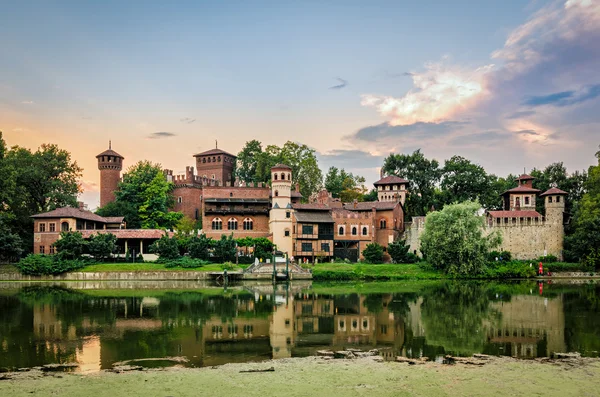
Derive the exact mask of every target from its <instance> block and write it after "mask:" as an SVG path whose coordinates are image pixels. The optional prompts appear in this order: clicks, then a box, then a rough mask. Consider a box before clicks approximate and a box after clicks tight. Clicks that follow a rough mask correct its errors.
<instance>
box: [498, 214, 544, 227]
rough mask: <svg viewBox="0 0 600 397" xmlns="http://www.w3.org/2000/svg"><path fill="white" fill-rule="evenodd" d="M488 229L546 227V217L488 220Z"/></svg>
mask: <svg viewBox="0 0 600 397" xmlns="http://www.w3.org/2000/svg"><path fill="white" fill-rule="evenodd" d="M486 224H487V226H488V227H521V226H544V225H545V224H546V219H545V217H543V216H542V217H540V218H538V217H536V218H525V217H510V218H492V217H488V218H487V219H486Z"/></svg>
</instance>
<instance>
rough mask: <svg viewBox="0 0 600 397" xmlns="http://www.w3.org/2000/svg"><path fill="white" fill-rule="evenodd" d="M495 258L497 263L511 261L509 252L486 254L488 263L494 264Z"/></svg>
mask: <svg viewBox="0 0 600 397" xmlns="http://www.w3.org/2000/svg"><path fill="white" fill-rule="evenodd" d="M496 258H498V260H499V261H504V262H510V261H511V260H512V254H511V253H510V251H490V252H488V256H487V259H488V262H495V261H496Z"/></svg>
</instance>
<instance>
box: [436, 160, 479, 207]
mask: <svg viewBox="0 0 600 397" xmlns="http://www.w3.org/2000/svg"><path fill="white" fill-rule="evenodd" d="M440 186H441V189H442V196H443V201H444V204H450V203H455V202H462V201H476V200H477V201H481V199H482V198H487V196H488V191H489V190H490V188H491V179H490V177H488V175H487V173H486V172H485V170H484V169H483V167H481V166H480V165H478V164H473V163H472V162H471V161H470V160H467V159H466V158H464V157H461V156H452V157H451V158H450V160H446V161H445V162H444V168H442V182H441V185H440ZM482 204H483V205H485V204H484V203H482Z"/></svg>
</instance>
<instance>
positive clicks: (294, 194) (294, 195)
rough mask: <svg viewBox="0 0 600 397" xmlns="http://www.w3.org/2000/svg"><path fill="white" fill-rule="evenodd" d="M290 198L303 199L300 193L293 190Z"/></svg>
mask: <svg viewBox="0 0 600 397" xmlns="http://www.w3.org/2000/svg"><path fill="white" fill-rule="evenodd" d="M292 197H304V196H302V193H300V192H299V191H297V190H293V191H292Z"/></svg>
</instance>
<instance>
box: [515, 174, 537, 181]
mask: <svg viewBox="0 0 600 397" xmlns="http://www.w3.org/2000/svg"><path fill="white" fill-rule="evenodd" d="M532 179H535V178H534V177H532V176H531V175H527V174H522V175H521V176H520V177H518V178H517V179H515V180H516V181H529V180H532Z"/></svg>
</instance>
